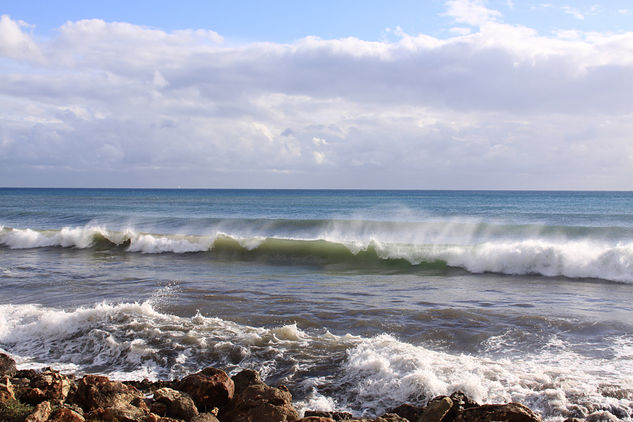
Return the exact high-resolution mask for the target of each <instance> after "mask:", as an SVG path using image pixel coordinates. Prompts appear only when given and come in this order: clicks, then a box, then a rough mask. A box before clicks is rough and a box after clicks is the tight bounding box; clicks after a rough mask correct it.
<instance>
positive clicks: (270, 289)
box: [0, 189, 633, 420]
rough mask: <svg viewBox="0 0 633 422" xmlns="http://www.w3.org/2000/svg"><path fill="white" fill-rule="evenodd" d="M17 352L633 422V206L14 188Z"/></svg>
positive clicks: (444, 194) (7, 247) (300, 390)
mask: <svg viewBox="0 0 633 422" xmlns="http://www.w3.org/2000/svg"><path fill="white" fill-rule="evenodd" d="M0 351H4V352H6V353H8V354H10V355H11V356H13V357H14V358H15V359H16V361H17V362H18V365H19V367H21V368H39V367H44V366H53V367H54V368H57V369H61V370H62V371H64V372H73V373H76V374H78V375H80V374H83V373H99V374H105V375H108V376H110V377H111V378H114V379H143V378H149V379H151V380H157V379H172V378H176V377H182V376H183V375H185V374H188V373H191V372H194V371H198V370H200V369H202V368H203V367H206V366H210V365H212V366H216V367H219V368H222V369H224V370H226V371H227V372H229V373H231V374H233V373H236V372H238V371H239V370H240V369H242V368H252V369H256V370H258V371H260V373H261V374H262V376H263V378H264V379H265V381H267V382H268V383H270V384H273V385H274V384H280V383H283V384H285V385H287V386H288V387H289V389H290V391H291V392H292V394H293V397H294V398H295V401H296V403H297V406H298V407H299V408H300V409H303V410H305V409H320V410H330V409H336V410H343V411H351V412H352V413H354V414H355V415H365V416H372V415H376V414H381V413H383V412H384V411H385V410H386V409H389V408H391V407H394V406H397V405H399V404H401V403H404V402H412V403H424V402H425V401H426V400H428V399H429V398H432V397H434V396H436V395H440V394H450V393H452V392H454V391H457V390H461V391H464V392H465V393H466V394H468V395H469V396H471V397H472V398H473V399H475V400H477V401H479V402H508V401H516V402H520V403H523V404H526V405H527V406H529V407H531V408H532V409H534V410H536V411H538V412H539V413H540V414H541V415H542V416H543V417H544V418H545V419H547V420H563V419H564V418H566V417H570V416H576V417H584V416H587V415H589V414H591V413H595V412H605V411H608V412H610V413H611V414H612V415H613V416H614V417H616V418H619V419H623V420H631V417H632V414H633V192H534V191H530V192H501V191H365V190H360V191H356V190H335V191H331V190H143V189H139V190H136V189H129V190H128V189H0ZM604 415H606V416H608V415H607V414H606V413H603V416H604Z"/></svg>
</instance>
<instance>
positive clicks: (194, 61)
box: [0, 0, 633, 190]
mask: <svg viewBox="0 0 633 422" xmlns="http://www.w3.org/2000/svg"><path fill="white" fill-rule="evenodd" d="M0 15H1V18H0V98H1V99H2V101H0V186H70V187H73V186H86V187H91V186H95V187H110V186H112V187H144V186H147V187H175V186H183V187H261V188H274V187H279V188H421V189H626V190H629V189H633V186H632V183H633V182H631V180H633V137H632V135H631V134H632V133H633V96H631V95H630V93H631V92H633V4H631V3H630V2H628V1H615V0H612V1H593V2H591V1H575V2H573V3H572V2H563V1H538V2H537V1H534V2H526V1H521V2H519V1H516V0H513V1H509V0H488V1H486V0H444V1H439V0H430V1H418V2H414V1H391V2H378V1H355V0H354V1H352V0H349V1H318V2H316V1H314V2H307V1H302V2H297V1H278V2H261V1H244V2H181V3H178V4H176V3H174V2H161V1H153V2H148V1H136V2H123V1H116V0H115V1H108V2H104V1H95V2H70V1H59V2H55V8H54V9H52V8H51V7H50V3H49V2H38V1H30V2H25V1H6V0H5V1H4V2H3V3H2V4H1V6H0Z"/></svg>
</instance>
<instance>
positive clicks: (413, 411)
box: [387, 403, 424, 422]
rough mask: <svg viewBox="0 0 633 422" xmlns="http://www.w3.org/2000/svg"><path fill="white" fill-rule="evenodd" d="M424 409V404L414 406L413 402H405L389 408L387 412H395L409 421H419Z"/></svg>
mask: <svg viewBox="0 0 633 422" xmlns="http://www.w3.org/2000/svg"><path fill="white" fill-rule="evenodd" d="M423 411H424V407H422V406H414V405H412V404H407V403H405V404H401V405H400V406H398V407H395V408H393V409H391V410H389V411H388V412H387V413H395V414H396V415H399V416H401V417H403V418H405V419H406V420H408V421H411V422H417V420H418V419H419V418H420V416H421V415H422V412H423Z"/></svg>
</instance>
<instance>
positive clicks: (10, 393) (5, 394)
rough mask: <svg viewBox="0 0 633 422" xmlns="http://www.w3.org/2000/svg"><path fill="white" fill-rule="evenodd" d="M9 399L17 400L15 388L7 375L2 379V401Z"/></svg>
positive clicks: (0, 383)
mask: <svg viewBox="0 0 633 422" xmlns="http://www.w3.org/2000/svg"><path fill="white" fill-rule="evenodd" d="M9 400H15V388H13V384H12V383H11V381H10V380H9V376H8V375H5V376H4V377H2V380H0V403H4V402H6V401H9Z"/></svg>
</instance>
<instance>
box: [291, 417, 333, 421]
mask: <svg viewBox="0 0 633 422" xmlns="http://www.w3.org/2000/svg"><path fill="white" fill-rule="evenodd" d="M297 422H336V421H335V420H334V419H332V418H326V417H325V416H306V417H304V418H301V419H299V420H297Z"/></svg>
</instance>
